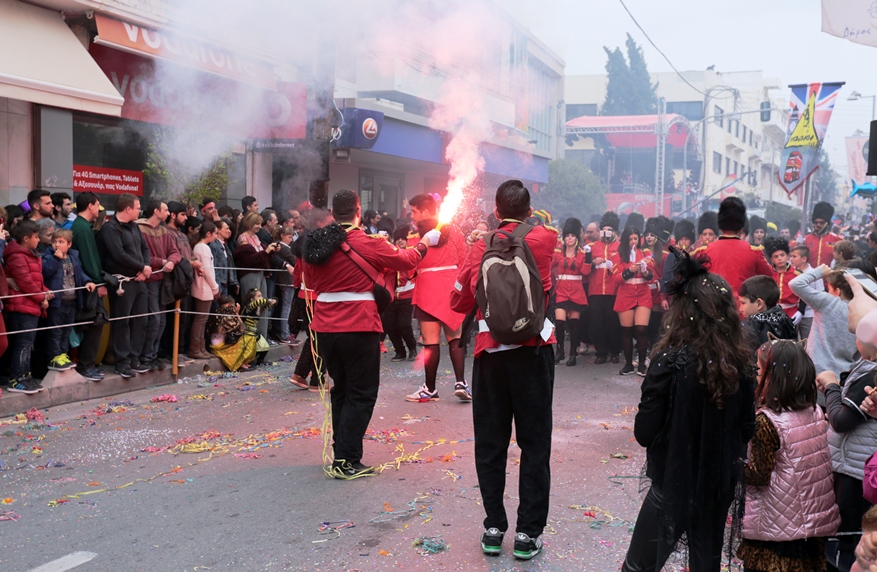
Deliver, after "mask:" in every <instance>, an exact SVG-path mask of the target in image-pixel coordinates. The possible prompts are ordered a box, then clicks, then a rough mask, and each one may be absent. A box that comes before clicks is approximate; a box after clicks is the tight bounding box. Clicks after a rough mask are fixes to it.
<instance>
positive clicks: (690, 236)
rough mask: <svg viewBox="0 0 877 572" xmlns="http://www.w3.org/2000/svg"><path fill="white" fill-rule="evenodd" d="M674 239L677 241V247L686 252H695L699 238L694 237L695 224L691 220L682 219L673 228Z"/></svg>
mask: <svg viewBox="0 0 877 572" xmlns="http://www.w3.org/2000/svg"><path fill="white" fill-rule="evenodd" d="M673 237H674V238H675V239H676V247H677V248H678V249H679V250H683V251H685V252H691V251H692V250H694V248H693V246H694V242H695V240H697V238H696V237H695V236H694V223H693V222H691V221H690V220H688V219H687V218H686V219H682V220H680V221H679V222H677V223H676V226H675V227H673Z"/></svg>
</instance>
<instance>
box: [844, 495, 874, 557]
mask: <svg viewBox="0 0 877 572" xmlns="http://www.w3.org/2000/svg"><path fill="white" fill-rule="evenodd" d="M874 570H877V506H872V507H871V508H870V510H868V512H866V513H865V516H863V517H862V540H861V541H859V546H858V547H857V548H856V563H855V564H853V567H852V568H850V572H873V571H874Z"/></svg>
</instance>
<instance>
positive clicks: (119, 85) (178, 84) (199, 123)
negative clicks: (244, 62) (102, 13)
mask: <svg viewBox="0 0 877 572" xmlns="http://www.w3.org/2000/svg"><path fill="white" fill-rule="evenodd" d="M89 52H91V55H92V57H93V58H94V61H95V62H97V64H98V66H100V68H101V69H102V70H103V71H104V73H105V74H106V75H107V77H108V78H109V79H110V81H111V82H113V85H114V86H115V88H116V89H117V90H118V91H119V94H121V96H122V97H124V98H125V103H124V105H123V106H122V117H123V118H125V119H132V120H135V121H145V122H147V123H160V124H163V125H171V126H175V127H187V128H192V129H197V130H201V131H218V132H221V133H225V134H228V135H230V136H233V137H238V138H253V139H304V138H305V135H306V129H307V87H306V86H305V85H304V84H302V83H280V84H278V85H277V90H276V91H271V90H267V89H262V88H259V87H256V86H254V85H252V84H249V83H243V82H239V81H232V80H228V79H225V78H221V77H218V76H215V75H211V74H206V73H198V72H193V71H192V70H189V69H186V68H181V67H180V66H177V65H175V64H173V63H169V62H157V61H156V60H153V59H149V58H141V57H139V56H135V55H133V54H130V53H127V52H123V51H120V50H114V49H112V48H106V47H103V46H98V45H95V44H92V45H91V46H90V48H89Z"/></svg>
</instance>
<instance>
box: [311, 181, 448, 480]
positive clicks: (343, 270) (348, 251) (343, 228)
mask: <svg viewBox="0 0 877 572" xmlns="http://www.w3.org/2000/svg"><path fill="white" fill-rule="evenodd" d="M332 216H333V217H334V218H335V222H336V223H337V224H330V225H327V226H325V227H322V228H319V229H316V230H312V231H311V232H309V233H308V234H307V235H305V237H304V239H303V240H304V243H303V244H302V262H301V263H302V264H303V265H304V266H303V269H302V272H303V274H304V276H305V277H306V278H305V279H304V282H303V283H302V287H306V288H309V289H310V290H313V291H314V292H316V294H317V299H316V301H315V303H314V314H313V320H312V321H311V330H312V331H313V332H315V334H316V335H315V342H314V349H315V353H316V355H317V356H319V357H320V358H322V362H323V363H324V364H325V365H326V368H327V369H328V371H329V375H330V376H332V380H333V381H334V386H333V387H332V432H333V439H334V442H333V445H332V449H333V451H334V461H333V463H332V466H331V467H330V468H327V469H326V473H327V475H328V476H330V477H332V478H335V479H343V480H350V479H356V478H359V477H366V476H372V475H374V474H375V472H374V469H373V468H372V467H367V466H365V465H363V464H362V438H363V437H364V436H365V431H366V429H367V428H368V424H369V421H371V417H372V413H373V411H374V408H375V401H377V398H378V385H379V382H380V368H381V354H380V349H379V348H380V336H381V332H382V331H383V327H382V326H381V317H380V312H381V311H382V310H383V309H384V308H380V310H379V308H378V307H379V305H381V304H382V303H383V302H389V301H390V300H391V298H390V297H389V294H388V292H387V290H386V289H385V285H386V284H387V282H386V276H385V275H386V273H387V272H388V271H407V270H412V269H413V268H414V267H415V266H417V264H418V263H419V262H420V261H421V260H422V259H423V256H424V255H425V254H426V252H427V250H428V247H429V245H435V244H437V243H438V240H439V231H437V230H433V231H430V232H427V233H426V234H425V235H424V236H423V239H421V241H420V242H419V243H418V244H417V245H416V247H415V248H407V249H404V250H399V249H398V248H396V247H395V246H393V245H391V244H390V243H389V242H387V241H386V240H384V239H383V238H374V237H370V236H368V235H367V234H365V232H363V231H362V229H361V228H360V226H359V224H360V219H361V217H362V209H361V207H360V204H359V196H358V195H357V194H356V192H355V191H348V190H344V191H338V192H337V193H335V196H334V197H332ZM385 297H386V299H384V298H385ZM318 363H319V361H318ZM322 373H323V372H322V371H320V374H322Z"/></svg>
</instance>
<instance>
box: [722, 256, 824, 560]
mask: <svg viewBox="0 0 877 572" xmlns="http://www.w3.org/2000/svg"><path fill="white" fill-rule="evenodd" d="M783 242H785V241H783ZM755 405H756V407H757V408H758V411H757V413H756V416H755V427H756V428H755V435H754V436H753V437H752V440H751V441H750V442H749V458H748V461H747V462H746V464H745V465H744V473H745V475H746V513H745V517H744V519H743V541H742V543H741V544H740V547H739V549H738V550H737V556H738V557H739V558H740V559H741V560H743V564H744V566H745V569H746V570H747V571H751V572H766V571H771V572H773V571H777V572H780V571H783V572H785V571H788V572H822V571H824V570H825V541H824V538H825V537H828V536H831V535H833V534H834V533H835V532H836V531H837V527H838V525H839V524H840V513H839V511H838V507H837V504H836V503H835V497H834V490H833V489H832V478H831V456H830V455H829V449H828V439H827V437H826V422H825V418H824V416H823V413H822V410H821V409H820V408H818V407H817V406H816V370H815V369H814V367H813V361H812V360H811V359H810V357H809V356H808V355H807V353H806V352H805V351H804V348H803V347H802V346H801V345H800V344H799V343H797V342H794V341H786V340H772V341H769V342H767V343H765V344H764V345H762V346H761V348H760V349H759V350H758V386H757V387H756V390H755Z"/></svg>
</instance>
